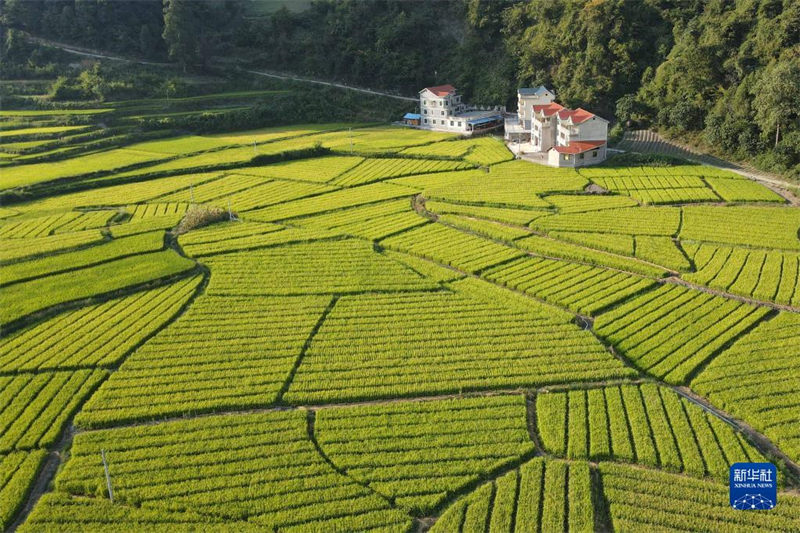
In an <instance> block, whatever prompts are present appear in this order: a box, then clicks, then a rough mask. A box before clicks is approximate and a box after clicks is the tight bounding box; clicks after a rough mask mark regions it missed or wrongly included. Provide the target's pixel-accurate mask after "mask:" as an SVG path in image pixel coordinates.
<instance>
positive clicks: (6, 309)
mask: <svg viewBox="0 0 800 533" xmlns="http://www.w3.org/2000/svg"><path fill="white" fill-rule="evenodd" d="M194 267H195V263H194V261H191V260H189V259H186V258H185V257H181V256H179V255H178V254H176V253H175V252H174V251H172V250H164V251H163V252H151V253H147V254H140V255H134V256H130V257H124V258H122V259H116V260H114V261H109V262H106V263H101V264H99V265H95V266H89V267H86V268H82V269H79V270H75V271H69V272H63V273H61V274H53V275H51V276H47V277H43V278H37V279H33V280H30V281H26V282H22V283H15V284H14V285H9V286H6V287H2V288H0V301H1V302H3V306H2V308H3V311H2V315H0V316H1V317H2V318H1V320H2V322H3V324H8V323H10V322H12V321H14V320H17V319H19V318H21V317H23V316H25V315H28V314H30V313H34V312H36V311H39V310H42V309H45V308H48V307H51V306H54V305H58V304H61V303H65V302H69V301H71V300H79V299H81V298H88V297H90V296H95V295H99V294H104V293H108V292H112V291H115V290H119V289H122V288H125V287H128V286H131V285H136V284H140V283H144V282H148V281H153V280H158V279H161V278H166V277H169V276H173V275H176V274H180V273H182V272H186V271H187V270H190V269H193V268H194Z"/></svg>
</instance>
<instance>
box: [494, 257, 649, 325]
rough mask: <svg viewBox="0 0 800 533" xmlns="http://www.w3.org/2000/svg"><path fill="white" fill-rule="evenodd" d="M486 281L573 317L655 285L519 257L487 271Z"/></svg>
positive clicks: (606, 272)
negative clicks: (572, 314) (557, 307)
mask: <svg viewBox="0 0 800 533" xmlns="http://www.w3.org/2000/svg"><path fill="white" fill-rule="evenodd" d="M482 275H483V277H485V278H486V279H488V280H490V281H493V282H495V283H499V284H501V285H504V286H506V287H511V288H513V289H515V290H518V291H521V292H524V293H526V294H529V295H531V296H534V297H536V298H539V299H541V300H544V301H546V302H550V303H552V304H554V305H558V306H561V307H566V308H568V309H570V310H572V311H574V312H576V313H581V314H588V315H592V314H595V313H596V312H597V311H599V310H601V309H603V308H604V307H607V306H609V305H611V304H613V303H615V302H618V301H620V300H622V299H624V298H627V297H629V296H631V295H634V294H636V293H638V292H641V291H643V290H645V289H647V288H648V287H652V286H653V285H654V284H655V282H654V281H652V280H649V279H646V278H641V277H638V276H633V275H629V274H625V273H623V272H619V271H615V270H609V269H606V268H600V267H595V266H590V265H584V264H581V263H570V262H567V261H559V260H556V259H545V258H540V257H522V258H519V259H517V260H515V261H512V262H510V263H506V264H503V265H500V266H499V267H496V268H492V269H489V270H487V271H486V272H485V273H483V274H482Z"/></svg>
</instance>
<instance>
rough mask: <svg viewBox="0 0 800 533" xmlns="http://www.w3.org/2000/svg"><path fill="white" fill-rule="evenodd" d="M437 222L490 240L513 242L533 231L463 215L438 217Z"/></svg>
mask: <svg viewBox="0 0 800 533" xmlns="http://www.w3.org/2000/svg"><path fill="white" fill-rule="evenodd" d="M436 220H437V222H441V223H443V224H445V225H447V226H454V227H457V228H461V229H463V230H466V231H468V232H470V233H477V234H478V235H481V236H483V237H487V238H489V239H493V240H498V241H506V242H509V243H510V242H511V241H514V240H515V239H520V238H522V237H528V236H530V235H531V234H532V233H531V230H529V229H528V228H524V227H519V226H511V225H508V224H501V223H499V222H495V221H493V220H485V219H481V218H473V217H469V216H462V215H438V217H437V219H436Z"/></svg>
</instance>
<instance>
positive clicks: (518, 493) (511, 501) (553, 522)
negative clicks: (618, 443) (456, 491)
mask: <svg viewBox="0 0 800 533" xmlns="http://www.w3.org/2000/svg"><path fill="white" fill-rule="evenodd" d="M530 531H547V532H557V531H574V532H589V531H596V526H595V509H594V506H593V502H592V478H591V474H590V469H589V464H588V463H585V462H571V463H566V462H564V461H555V460H551V459H545V458H536V459H532V460H531V461H529V462H527V463H525V464H524V465H522V466H521V467H520V468H519V469H517V470H512V471H511V472H509V473H508V474H505V475H503V476H501V477H499V478H497V479H495V480H494V481H492V482H490V483H487V484H485V485H482V486H480V487H479V488H478V489H477V490H475V491H474V492H472V493H470V494H468V495H467V496H465V497H463V498H461V499H460V500H458V501H457V502H456V503H454V504H453V505H451V506H450V507H448V508H447V509H446V510H445V512H444V513H443V514H442V516H441V517H440V518H439V519H438V520H437V521H436V524H434V526H433V527H432V528H431V532H432V533H456V532H458V533H461V532H463V533H479V532H487V533H488V532H492V533H495V532H505V533H513V532H517V533H528V532H530Z"/></svg>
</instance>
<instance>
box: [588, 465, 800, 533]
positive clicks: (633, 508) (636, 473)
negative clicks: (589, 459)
mask: <svg viewBox="0 0 800 533" xmlns="http://www.w3.org/2000/svg"><path fill="white" fill-rule="evenodd" d="M598 469H599V471H600V477H601V479H602V483H603V494H604V495H605V498H606V500H607V501H608V503H609V514H610V518H611V523H612V525H613V527H614V531H625V532H628V531H630V532H634V531H663V532H669V531H676V532H677V531H720V530H725V531H732V532H742V533H745V532H750V531H786V532H789V531H793V530H795V529H797V523H798V521H799V520H800V497H798V496H797V495H796V494H791V493H781V494H779V495H778V501H779V502H780V503H779V505H777V506H775V508H773V509H772V510H770V511H768V512H763V513H762V512H759V511H738V510H736V509H732V508H731V507H730V506H729V505H726V504H722V505H721V504H720V502H726V503H727V501H728V486H727V484H722V483H715V482H711V481H701V480H697V479H692V478H688V477H685V476H680V475H676V474H669V473H665V472H658V471H655V470H645V469H642V468H635V467H631V466H626V465H617V464H614V463H600V465H599V467H598Z"/></svg>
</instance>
